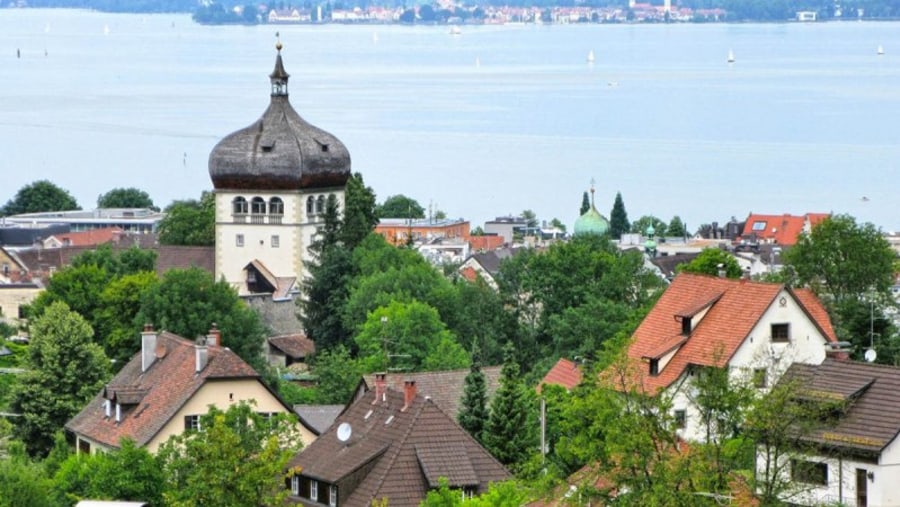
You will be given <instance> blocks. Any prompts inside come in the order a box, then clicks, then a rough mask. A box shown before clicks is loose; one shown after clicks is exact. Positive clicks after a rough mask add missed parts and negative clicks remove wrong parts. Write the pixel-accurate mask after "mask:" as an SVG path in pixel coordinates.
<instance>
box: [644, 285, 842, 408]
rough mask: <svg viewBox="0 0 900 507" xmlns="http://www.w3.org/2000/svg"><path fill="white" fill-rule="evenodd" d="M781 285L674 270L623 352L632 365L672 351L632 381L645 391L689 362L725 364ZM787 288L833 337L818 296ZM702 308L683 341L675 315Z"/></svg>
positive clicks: (669, 379)
mask: <svg viewBox="0 0 900 507" xmlns="http://www.w3.org/2000/svg"><path fill="white" fill-rule="evenodd" d="M785 289H786V288H785V286H784V285H782V284H775V283H760V282H752V281H748V280H734V279H727V278H718V277H712V276H706V275H697V274H691V273H681V274H679V275H678V276H677V277H675V279H674V280H673V281H672V284H671V285H669V287H668V288H667V289H666V291H665V293H663V295H662V296H661V297H660V299H659V301H657V303H656V305H655V306H654V307H653V309H652V310H651V311H650V313H649V314H648V315H647V316H646V317H645V318H644V320H643V321H642V322H641V324H640V326H638V328H637V330H636V331H635V332H634V335H633V336H632V342H631V345H630V346H629V348H628V357H629V358H630V359H631V360H632V361H634V362H635V363H636V364H644V363H645V361H646V359H649V358H659V357H662V356H663V355H665V354H666V353H667V352H670V351H672V350H676V351H675V352H674V355H673V356H672V358H671V359H670V361H669V362H668V363H667V364H666V365H665V367H664V368H662V370H661V371H660V372H659V374H658V375H656V376H651V375H640V376H639V379H638V382H639V383H640V384H641V386H642V387H643V389H644V390H646V391H647V392H655V391H657V390H658V389H661V388H665V387H668V386H669V385H671V384H672V382H674V381H675V380H676V379H678V378H679V377H680V376H681V374H682V373H683V372H684V371H685V369H686V368H687V367H688V366H689V365H692V364H693V365H701V366H719V367H721V366H724V365H726V364H727V363H728V361H729V360H730V359H731V357H732V356H733V355H734V353H735V352H736V351H737V349H738V347H739V346H740V345H741V344H742V343H743V342H744V340H745V339H746V338H747V337H748V336H749V334H750V332H751V330H752V329H753V328H754V326H755V325H756V324H757V322H758V321H759V319H760V318H761V317H762V315H763V313H765V311H766V310H767V309H768V308H769V306H770V305H771V304H772V302H773V301H774V299H775V297H776V296H777V295H778V294H779V293H781V291H782V290H785ZM787 291H788V293H789V294H792V295H793V297H794V298H795V300H796V301H797V302H798V303H799V305H800V306H801V307H802V308H803V309H804V310H805V311H806V314H807V315H808V316H809V317H810V320H812V321H813V323H814V324H816V325H817V326H818V328H819V330H820V332H821V333H822V335H823V336H824V337H825V338H826V339H827V340H828V341H832V342H834V341H837V338H836V336H835V334H834V329H833V328H832V326H831V321H830V320H829V318H828V314H827V313H826V312H825V309H824V307H823V306H822V304H821V303H820V302H819V301H818V299H817V298H816V297H815V296H814V295H813V294H812V293H811V292H809V291H807V290H793V291H792V290H790V289H787ZM706 308H708V310H706ZM704 310H705V311H706V314H705V315H704V317H703V318H702V319H701V320H700V321H699V323H697V325H696V326H695V327H694V328H693V329H692V330H691V332H690V335H689V338H688V339H687V340H685V339H684V338H685V337H684V335H683V334H682V323H681V318H679V317H678V316H686V315H694V314H696V313H698V311H704ZM679 346H680V348H679ZM645 368H646V367H645Z"/></svg>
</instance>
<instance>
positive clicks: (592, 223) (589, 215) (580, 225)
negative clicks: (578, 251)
mask: <svg viewBox="0 0 900 507" xmlns="http://www.w3.org/2000/svg"><path fill="white" fill-rule="evenodd" d="M607 233H609V220H607V219H606V217H604V216H603V215H601V214H600V212H599V211H597V208H595V207H593V206H591V209H589V210H587V211H586V212H585V213H584V215H581V216H580V217H578V220H575V235H576V236H580V235H582V234H597V235H598V236H599V235H603V234H607Z"/></svg>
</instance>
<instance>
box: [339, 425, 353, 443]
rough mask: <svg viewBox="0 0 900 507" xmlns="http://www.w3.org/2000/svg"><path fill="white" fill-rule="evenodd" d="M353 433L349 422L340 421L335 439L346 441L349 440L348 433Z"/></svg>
mask: <svg viewBox="0 0 900 507" xmlns="http://www.w3.org/2000/svg"><path fill="white" fill-rule="evenodd" d="M352 434H353V428H351V427H350V423H347V422H342V423H341V424H340V426H338V429H337V439H338V440H340V441H341V442H345V443H346V442H347V440H350V435H352Z"/></svg>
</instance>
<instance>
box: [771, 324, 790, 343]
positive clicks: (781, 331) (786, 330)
mask: <svg viewBox="0 0 900 507" xmlns="http://www.w3.org/2000/svg"><path fill="white" fill-rule="evenodd" d="M772 341H773V342H788V341H791V325H790V324H772Z"/></svg>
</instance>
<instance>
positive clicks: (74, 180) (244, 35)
mask: <svg viewBox="0 0 900 507" xmlns="http://www.w3.org/2000/svg"><path fill="white" fill-rule="evenodd" d="M276 31H279V32H280V33H281V39H282V42H283V44H284V49H283V51H282V54H283V58H284V64H285V67H286V69H287V71H288V72H289V73H290V74H291V79H290V93H291V102H292V104H293V105H294V108H295V109H296V110H297V111H298V112H299V113H300V115H301V116H303V117H304V118H305V119H306V120H307V121H309V122H311V123H313V124H315V125H317V126H319V127H321V128H324V129H325V130H328V131H329V132H332V133H333V134H335V135H336V136H338V137H339V138H340V139H341V140H342V141H343V142H344V143H345V144H346V145H347V147H348V149H349V150H350V153H351V156H352V160H353V169H354V170H355V171H359V172H361V173H362V174H363V176H364V178H365V181H366V183H367V184H369V185H370V186H372V187H373V188H374V190H375V191H376V193H377V195H378V199H379V201H381V200H383V199H384V198H385V197H387V196H389V195H393V194H406V195H409V196H411V197H414V198H415V199H417V200H418V201H419V202H420V203H422V204H423V205H424V206H425V207H426V208H428V206H429V204H431V205H432V206H433V207H434V209H441V210H444V211H445V212H446V213H447V214H448V215H449V216H450V217H464V218H466V219H468V220H470V221H471V223H472V227H475V226H476V225H479V224H482V223H483V222H484V221H485V220H489V219H492V218H494V217H495V216H500V215H506V214H517V213H519V212H521V211H522V210H524V209H532V210H534V211H535V212H536V214H537V215H538V217H539V218H541V219H545V220H550V219H551V218H559V219H560V220H562V221H563V223H566V224H568V225H569V226H570V227H571V224H572V223H573V222H574V220H575V219H576V218H577V215H578V209H579V207H580V205H581V199H582V193H583V192H584V191H586V190H588V189H589V187H590V182H591V180H592V179H593V180H596V199H597V208H598V209H599V210H600V211H601V212H602V213H603V214H605V215H608V214H609V210H610V209H611V207H612V203H613V200H614V197H615V194H616V192H617V191H620V192H621V193H622V196H623V198H624V201H625V206H626V209H627V211H628V214H629V218H631V219H636V218H638V217H639V216H641V215H646V214H652V215H656V216H658V217H660V218H662V219H663V220H666V221H668V220H669V219H670V218H671V217H672V216H673V215H676V214H677V215H680V216H681V218H682V219H683V220H684V221H685V222H686V223H687V225H688V227H689V228H690V229H694V228H696V227H697V226H699V225H700V224H701V223H708V222H712V221H718V222H720V223H721V222H725V221H727V220H728V219H729V218H730V217H732V216H735V217H737V218H738V219H742V218H745V217H746V216H747V214H748V213H750V212H756V213H771V214H780V213H793V214H802V213H806V212H835V213H850V214H852V215H854V216H855V217H857V219H858V220H859V221H862V222H872V223H874V224H875V225H876V226H879V227H881V228H883V229H885V230H900V214H898V213H897V212H896V211H895V210H896V206H895V205H894V199H895V193H896V191H897V190H898V188H900V171H897V169H896V167H895V166H896V164H898V163H900V142H898V141H900V133H898V130H897V125H898V122H900V23H896V22H831V23H804V24H801V23H787V24H706V25H702V24H683V25H682V24H678V25H565V26H563V25H544V26H534V25H515V26H509V25H507V26H463V27H462V30H461V33H460V34H458V35H451V34H450V33H449V29H448V27H446V26H432V27H418V26H416V27H410V26H399V25H385V26H371V25H366V26H347V25H322V26H308V25H279V26H273V25H260V26H201V25H197V24H195V23H193V22H192V21H191V19H190V16H189V15H185V14H170V15H134V14H106V13H97V12H90V11H77V10H44V9H0V154H2V156H0V168H2V175H3V179H2V185H0V201H2V202H6V201H7V200H8V199H10V198H11V197H13V195H14V194H15V192H16V191H17V190H18V189H19V188H21V187H22V186H24V185H26V184H28V183H30V182H32V181H34V180H37V179H44V178H46V179H50V180H51V181H54V182H55V183H57V184H58V185H60V186H61V187H63V188H65V189H68V190H69V191H71V192H72V194H73V195H74V196H75V197H76V198H77V200H78V202H79V203H80V204H81V206H82V207H85V208H92V207H94V206H95V204H96V199H97V196H98V195H99V194H102V193H104V192H106V191H108V190H110V189H111V188H115V187H132V186H134V187H138V188H141V189H144V190H146V191H147V192H149V193H150V195H151V197H152V198H153V199H154V201H155V202H156V203H157V204H158V205H163V206H164V205H166V204H168V203H169V202H171V201H172V200H174V199H184V198H196V197H198V196H199V195H200V192H201V191H203V190H207V189H211V188H212V185H211V182H210V179H209V175H208V172H207V158H208V156H209V152H210V150H211V149H212V147H213V146H214V145H215V144H216V142H218V140H219V139H220V138H222V137H223V136H225V135H226V134H228V133H230V132H232V131H234V130H237V129H239V128H242V127H244V126H247V125H249V124H251V123H252V122H254V121H255V120H256V119H257V118H258V117H259V116H260V115H261V114H262V112H263V111H264V110H265V108H266V105H267V103H268V100H269V80H268V74H269V73H270V72H271V71H272V68H273V65H274V58H275V50H274V44H275V32H276ZM879 45H881V46H882V47H883V48H884V52H885V54H884V55H881V56H879V55H877V54H876V49H877V47H878V46H879ZM17 51H18V52H19V55H18V56H17ZM591 51H593V53H594V55H595V60H594V62H593V63H588V61H587V55H588V53H589V52H591ZM729 51H733V53H734V55H735V62H734V63H732V64H729V63H727V61H726V59H727V56H728V53H729Z"/></svg>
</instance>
